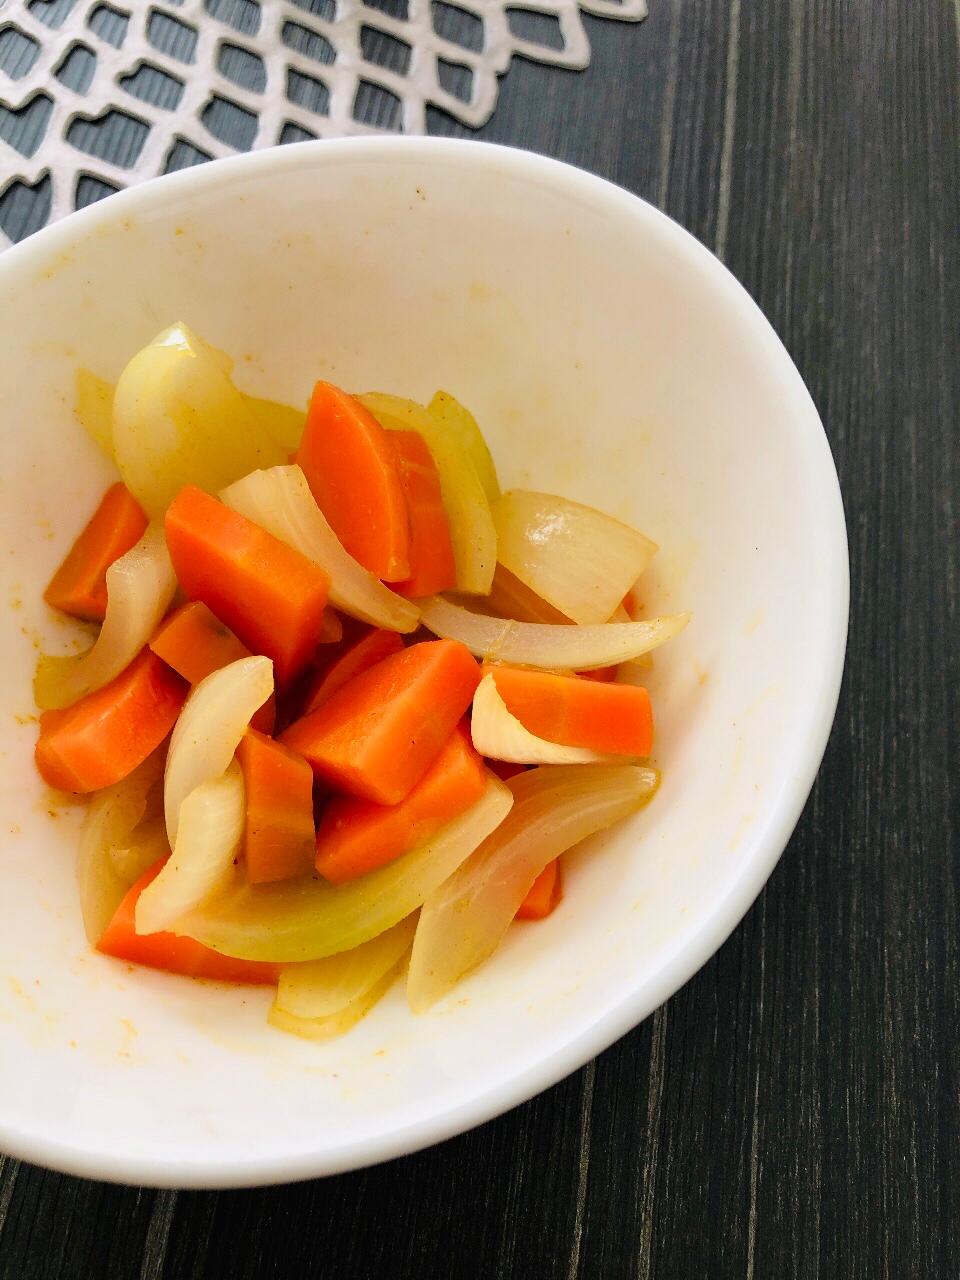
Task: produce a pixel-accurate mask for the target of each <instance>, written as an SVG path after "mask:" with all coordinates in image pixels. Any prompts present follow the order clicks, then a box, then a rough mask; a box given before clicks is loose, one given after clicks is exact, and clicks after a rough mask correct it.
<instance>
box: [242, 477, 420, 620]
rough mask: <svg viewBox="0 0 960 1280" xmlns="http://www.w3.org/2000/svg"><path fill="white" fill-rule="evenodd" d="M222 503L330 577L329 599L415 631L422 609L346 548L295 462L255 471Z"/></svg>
mask: <svg viewBox="0 0 960 1280" xmlns="http://www.w3.org/2000/svg"><path fill="white" fill-rule="evenodd" d="M220 501H221V502H224V503H226V505H227V506H228V507H232V509H233V510H234V511H239V512H240V514H241V515H242V516H246V517H247V519H248V520H252V521H253V523H254V524H257V525H259V526H260V528H261V529H266V531H267V533H271V534H273V536H274V537H275V538H279V539H280V541H281V542H285V543H286V544H287V546H290V547H294V548H295V549H296V550H297V551H300V552H302V553H303V555H305V556H306V557H307V558H308V559H310V560H312V561H313V562H314V563H315V564H318V565H319V566H320V567H321V569H324V570H326V572H327V573H328V574H329V575H330V603H331V604H333V605H335V606H336V607H337V608H338V609H341V610H342V611H343V612H344V613H349V614H350V616H351V617H353V618H359V619H360V621H361V622H369V623H372V624H373V626H375V627H381V628H383V630H385V631H415V630H416V628H417V624H418V622H419V620H420V610H419V609H418V608H417V606H416V605H415V604H413V603H412V602H411V601H410V600H404V598H403V597H402V596H398V595H397V594H396V593H395V592H393V591H391V590H390V589H389V588H388V587H385V586H384V585H383V583H382V582H381V581H380V580H379V578H375V577H374V576H373V574H372V573H370V572H368V571H367V570H366V569H364V567H363V566H362V565H360V564H358V563H357V562H356V560H354V558H353V556H351V555H350V554H349V552H347V551H345V550H344V548H343V546H342V545H341V543H340V540H339V538H338V537H337V535H336V534H335V533H334V532H333V530H332V529H331V528H330V526H329V524H327V521H326V517H325V516H324V514H323V512H322V511H321V510H320V508H319V507H318V506H317V503H316V500H315V499H314V496H313V494H312V493H311V492H310V486H309V485H308V484H307V481H306V478H305V476H304V474H303V472H302V471H301V470H300V468H299V467H297V466H287V467H271V468H270V469H269V470H268V471H254V472H252V473H251V474H250V475H248V476H244V477H243V479H242V480H238V481H237V482H236V484H232V485H230V486H229V488H226V489H224V490H223V491H222V493H221V494H220Z"/></svg>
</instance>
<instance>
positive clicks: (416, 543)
mask: <svg viewBox="0 0 960 1280" xmlns="http://www.w3.org/2000/svg"><path fill="white" fill-rule="evenodd" d="M390 439H391V440H392V441H393V444H394V447H395V448H396V450H397V455H398V457H399V459H400V479H401V481H402V483H403V491H404V494H405V495H406V499H407V510H408V511H409V513H410V577H409V578H405V579H404V580H403V581H402V582H395V583H394V584H393V589H394V591H396V592H397V593H398V594H399V595H402V596H407V597H408V598H409V599H411V600H414V599H417V598H418V597H419V596H432V595H436V594H437V593H438V592H439V591H450V590H452V588H453V587H455V586H456V585H457V570H456V566H455V564H454V562H453V547H452V545H451V543H450V524H449V522H448V520H447V513H446V511H445V510H444V507H443V499H442V498H441V497H440V476H439V475H438V474H437V465H436V463H435V462H434V460H433V455H432V454H431V453H430V450H429V449H428V448H427V442H426V441H425V440H424V438H423V436H422V435H420V434H419V432H417V431H392V432H391V433H390Z"/></svg>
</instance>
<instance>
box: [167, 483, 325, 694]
mask: <svg viewBox="0 0 960 1280" xmlns="http://www.w3.org/2000/svg"><path fill="white" fill-rule="evenodd" d="M164 527H165V530H166V535H167V547H168V548H169V551H170V558H171V560H172V561H173V567H174V569H175V570H176V574H177V577H178V578H179V580H180V585H181V587H183V590H184V591H185V592H186V594H187V596H189V598H190V599H191V600H202V601H203V603H204V604H205V605H206V606H207V607H208V608H209V609H211V610H212V611H213V612H214V613H215V614H216V616H217V617H218V618H220V619H221V620H222V621H223V622H225V623H226V624H227V626H228V627H229V628H230V629H231V631H233V632H235V634H236V635H237V636H238V637H239V638H240V640H241V641H242V642H243V643H244V644H245V645H246V646H247V648H248V649H250V650H252V652H254V653H260V654H265V655H266V656H267V657H268V658H272V659H273V664H274V672H275V676H276V681H277V684H278V685H279V686H283V685H285V684H287V683H288V682H289V681H290V680H291V679H292V677H293V676H295V675H296V673H297V672H298V671H300V670H301V669H302V668H303V667H304V666H306V664H307V662H309V660H310V657H311V655H312V654H313V651H314V649H315V648H316V647H317V643H318V641H319V638H320V635H321V632H322V630H323V611H324V606H325V605H326V603H327V591H328V588H329V585H330V579H329V577H328V576H327V574H326V573H324V571H323V570H322V569H321V568H320V567H319V565H316V564H314V563H313V561H312V560H308V559H307V557H306V556H304V555H301V553H300V552H299V551H295V550H294V549H293V548H292V547H288V546H287V545H286V543H283V542H281V541H280V540H279V539H278V538H274V537H273V536H272V535H271V534H269V533H267V532H266V531H265V530H263V529H261V528H259V527H258V526H257V525H255V524H254V523H253V522H252V521H250V520H247V519H246V517H245V516H242V515H240V514H239V512H236V511H231V510H230V508H229V507H226V506H224V504H223V503H222V502H218V501H217V500H216V498H211V497H210V496H209V495H208V494H206V493H204V492H203V491H202V490H200V489H197V488H196V487H195V486H193V485H185V486H184V487H183V488H182V489H181V490H180V492H179V493H178V494H177V496H176V498H174V500H173V502H172V503H171V504H170V506H169V507H168V509H167V514H166V520H165V522H164Z"/></svg>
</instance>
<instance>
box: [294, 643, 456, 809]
mask: <svg viewBox="0 0 960 1280" xmlns="http://www.w3.org/2000/svg"><path fill="white" fill-rule="evenodd" d="M479 680H480V669H479V667H478V666H477V664H476V662H475V661H474V659H473V658H472V656H471V655H470V653H469V651H468V650H467V649H466V648H465V647H464V646H463V645H462V644H459V643H458V642H457V641H455V640H432V641H426V642H424V643H423V644H414V645H411V646H410V648H408V649H404V650H403V652H402V653H395V654H393V655H392V656H391V657H389V658H385V659H384V660H383V662H379V663H378V664H377V665H376V666H375V667H371V668H370V670H369V671H365V672H364V673H363V674H362V675H359V676H355V677H354V679H353V680H351V681H349V682H348V683H347V684H345V685H344V686H343V688H342V689H339V690H338V691H337V692H336V693H335V694H333V696H332V697H331V698H329V699H328V700H327V701H326V702H325V703H324V704H323V706H321V707H320V708H319V709H318V710H317V711H313V712H311V713H310V715H308V716H304V717H303V718H302V719H301V720H298V721H296V723H294V724H292V725H291V726H290V728H289V729H287V730H286V731H285V732H284V733H283V734H282V735H281V738H280V741H281V742H283V743H285V744H286V745H287V746H289V747H291V748H293V750H294V751H299V752H300V754H301V755H302V756H305V757H306V759H307V760H309V762H310V764H311V765H312V766H313V771H314V773H315V774H316V775H317V777H318V778H319V779H320V781H321V782H326V783H328V784H330V785H331V786H333V787H334V788H335V789H336V790H339V791H344V792H346V794H347V795H352V796H356V797H357V798H358V799H362V800H373V801H375V802H376V803H377V804H399V803H400V801H401V800H403V799H404V798H405V797H406V796H407V795H408V794H409V793H410V791H411V790H412V789H413V788H414V787H415V786H416V784H417V783H418V782H419V781H420V779H421V778H422V777H423V775H424V774H425V773H426V771H427V770H428V769H429V768H430V766H431V764H432V763H433V762H434V760H435V759H436V758H437V756H438V755H439V753H440V749H441V747H442V746H443V744H444V743H445V742H446V740H447V739H448V738H449V736H450V734H451V733H452V732H453V730H454V727H455V726H456V724H457V722H458V721H459V720H460V718H461V716H462V715H463V714H464V712H465V711H466V709H467V707H468V706H469V705H470V702H471V699H472V698H473V695H474V693H475V692H476V688H477V684H478V683H479Z"/></svg>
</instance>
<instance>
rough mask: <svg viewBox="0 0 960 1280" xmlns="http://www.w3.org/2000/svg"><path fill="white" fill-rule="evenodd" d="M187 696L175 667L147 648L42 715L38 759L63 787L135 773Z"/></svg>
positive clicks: (79, 787)
mask: <svg viewBox="0 0 960 1280" xmlns="http://www.w3.org/2000/svg"><path fill="white" fill-rule="evenodd" d="M186 696H187V685H186V683H185V681H183V680H182V679H181V678H180V676H178V675H177V673H176V672H175V671H171V669H170V668H169V667H168V666H167V665H166V663H165V662H161V661H160V659H159V658H158V657H157V656H156V654H154V653H152V652H151V651H150V650H149V649H147V648H144V649H142V650H141V651H140V653H139V654H138V655H137V656H136V657H135V658H134V660H133V662H131V663H130V665H129V666H128V667H127V668H126V669H125V670H123V671H121V672H120V674H119V675H118V676H117V677H116V679H114V680H111V681H110V683H109V684H107V685H104V687H103V688H102V689H97V690H96V692H94V693H88V694H87V696H86V697H85V698H81V699H80V701H79V702H75V703H74V704H73V706H72V707H67V708H66V709H65V710H64V711H45V712H44V713H43V715H41V717H40V737H39V739H38V741H37V748H36V755H35V758H36V762H37V768H38V769H39V771H40V776H41V777H42V778H43V780H44V781H45V782H46V783H48V784H49V785H50V786H51V787H58V788H59V789H60V790H61V791H75V792H81V793H82V792H87V791H98V790H99V789H100V788H101V787H112V786H113V784H114V783H116V782H120V781H121V780H122V779H123V778H125V777H126V776H127V774H128V773H132V772H133V770H134V769H135V768H136V767H137V765H139V764H142V763H143V761H144V760H146V758H147V756H148V755H149V754H150V752H151V751H153V750H154V749H155V748H156V747H158V746H159V745H160V743H161V742H162V741H163V740H164V738H165V737H166V736H167V734H168V733H169V732H170V730H171V729H172V728H173V726H174V722H175V721H176V718H177V716H178V715H179V714H180V708H181V707H182V706H183V703H184V700H185V699H186Z"/></svg>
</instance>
